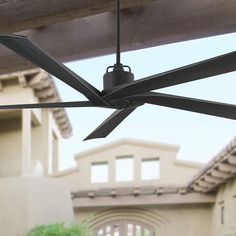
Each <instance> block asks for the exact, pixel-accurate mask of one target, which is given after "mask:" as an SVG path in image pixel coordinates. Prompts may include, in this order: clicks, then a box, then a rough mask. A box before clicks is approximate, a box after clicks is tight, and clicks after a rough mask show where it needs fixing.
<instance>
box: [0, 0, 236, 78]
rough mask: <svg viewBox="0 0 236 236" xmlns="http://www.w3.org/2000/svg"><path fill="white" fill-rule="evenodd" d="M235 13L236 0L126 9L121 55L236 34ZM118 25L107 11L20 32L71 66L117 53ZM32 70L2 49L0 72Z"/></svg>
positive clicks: (159, 3)
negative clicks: (122, 53)
mask: <svg viewBox="0 0 236 236" xmlns="http://www.w3.org/2000/svg"><path fill="white" fill-rule="evenodd" d="M235 9H236V1H235V0H225V1H218V0H211V1H208V0H202V1H196V0H189V1H187V2H186V0H179V1H176V0H165V1H155V2H152V3H149V4H146V5H145V6H143V7H138V8H135V9H133V8H130V9H125V10H123V11H122V18H121V19H122V28H121V37H122V39H121V44H122V47H121V48H122V51H130V50H137V49H142V48H147V47H153V46H158V45H163V44H169V43H174V42H180V41H185V40H191V39H196V38H202V37H207V36H214V35H219V34H224V33H230V32H235V30H236V14H235ZM0 17H2V16H1V15H0ZM114 26H115V14H114V12H105V13H102V14H98V15H94V16H89V17H84V18H80V19H74V20H71V21H66V22H60V23H57V24H53V25H49V26H46V27H42V28H38V29H34V30H29V31H24V32H21V34H23V35H26V36H28V37H29V38H30V39H31V40H32V41H34V42H36V44H37V45H39V46H40V47H41V48H42V49H43V50H45V51H46V52H47V53H49V54H50V55H52V56H53V57H55V58H56V59H57V60H59V61H61V62H68V61H72V60H78V59H84V58H90V57H96V56H101V55H106V54H111V53H114V52H115V28H114ZM219 46H222V47H223V46H224V45H219ZM157 60H158V58H157ZM112 63H113V62H111V64H112ZM34 67H35V66H34V65H32V64H31V63H30V62H28V61H26V60H24V59H23V58H21V57H20V56H18V55H16V54H15V53H13V52H11V51H10V50H8V49H6V48H4V47H3V46H1V45H0V74H3V73H8V72H13V71H19V70H23V69H29V68H34ZM104 72H105V68H104ZM85 79H86V78H85ZM101 79H102V78H101Z"/></svg>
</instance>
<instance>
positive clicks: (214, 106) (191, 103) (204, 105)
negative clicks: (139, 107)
mask: <svg viewBox="0 0 236 236" xmlns="http://www.w3.org/2000/svg"><path fill="white" fill-rule="evenodd" d="M127 99H129V100H130V101H135V102H144V103H150V104H154V105H160V106H165V107H171V108H177V109H181V110H186V111H192V112H197V113H203V114H207V115H213V116H219V117H223V118H229V119H233V120H236V106H235V105H232V104H226V103H219V102H213V101H206V100H200V99H195V98H188V97H181V96H175V95H169V94H162V93H151V92H150V93H145V94H141V95H135V96H131V97H127Z"/></svg>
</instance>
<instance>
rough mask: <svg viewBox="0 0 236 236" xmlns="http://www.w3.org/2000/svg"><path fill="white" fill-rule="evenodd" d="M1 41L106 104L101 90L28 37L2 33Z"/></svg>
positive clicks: (94, 100)
mask: <svg viewBox="0 0 236 236" xmlns="http://www.w3.org/2000/svg"><path fill="white" fill-rule="evenodd" d="M0 43H2V44H3V45H5V46H6V47H8V48H9V49H11V50H13V51H14V52H16V53H17V54H19V55H21V56H22V57H24V58H26V59H28V60H30V61H31V62H33V63H34V64H35V65H37V66H39V67H41V68H42V69H44V70H46V71H47V72H49V73H50V74H52V75H54V76H55V77H57V78H58V79H60V80H61V81H63V82H64V83H66V84H68V85H69V86H71V87H72V88H74V89H76V90H77V91H79V92H81V93H82V94H83V95H84V96H86V97H87V98H88V99H89V100H90V101H92V102H93V103H95V104H103V105H104V104H106V102H105V101H104V100H103V99H102V98H101V93H100V91H98V90H97V89H96V88H95V87H93V86H92V85H91V84H89V83H88V82H87V81H85V80H84V79H82V78H81V77H80V76H79V75H77V74H75V73H74V72H73V71H71V70H70V69H69V68H67V67H66V66H64V65H63V64H61V63H59V62H57V61H55V60H54V59H53V58H51V57H50V56H49V55H47V54H46V53H45V52H43V51H42V50H41V49H40V48H39V47H37V46H36V45H35V44H33V43H32V42H31V41H30V40H29V39H28V38H26V37H24V36H19V35H2V34H0Z"/></svg>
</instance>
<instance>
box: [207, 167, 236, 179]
mask: <svg viewBox="0 0 236 236" xmlns="http://www.w3.org/2000/svg"><path fill="white" fill-rule="evenodd" d="M210 174H211V175H212V176H213V177H217V178H221V179H229V178H231V177H232V175H231V174H229V173H226V172H224V171H220V170H216V169H214V170H211V171H210Z"/></svg>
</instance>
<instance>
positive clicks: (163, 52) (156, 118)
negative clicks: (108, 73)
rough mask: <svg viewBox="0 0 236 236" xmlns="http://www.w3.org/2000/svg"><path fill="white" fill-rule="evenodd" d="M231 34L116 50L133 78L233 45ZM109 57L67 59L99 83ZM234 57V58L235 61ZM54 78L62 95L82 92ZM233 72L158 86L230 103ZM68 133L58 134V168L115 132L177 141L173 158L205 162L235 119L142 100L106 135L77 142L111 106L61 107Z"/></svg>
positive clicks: (235, 84) (235, 37)
mask: <svg viewBox="0 0 236 236" xmlns="http://www.w3.org/2000/svg"><path fill="white" fill-rule="evenodd" d="M235 42H236V34H228V35H222V36H216V37H210V38H204V39H199V40H192V41H186V42H181V43H175V44H169V45H164V46H159V47H153V48H148V49H143V50H138V51H132V52H127V53H122V56H121V60H122V63H123V64H126V65H129V66H130V67H131V68H132V72H133V73H134V74H135V79H141V78H143V77H146V76H149V75H153V74H157V73H160V72H163V71H166V70H170V69H174V68H177V67H180V66H184V65H187V64H191V63H194V62H197V61H201V60H204V59H207V58H211V57H214V56H218V55H221V54H224V53H228V52H231V51H235V48H236V47H235ZM114 63H115V55H108V56H102V57H97V58H92V59H87V60H80V61H74V62H70V63H67V64H66V66H68V67H69V68H70V69H72V70H73V71H75V72H76V73H77V74H79V75H80V76H81V77H83V78H84V79H85V80H87V81H88V82H90V83H91V84H93V85H94V86H95V87H97V88H98V89H100V90H101V89H102V84H103V74H104V73H105V70H106V68H107V67H108V66H110V65H113V64H114ZM235 63H236V62H235ZM55 80H56V84H57V87H58V89H59V92H60V95H61V97H62V100H63V101H78V100H86V98H85V97H84V96H83V95H81V94H79V93H78V92H76V91H75V90H73V89H72V88H70V87H69V86H67V85H65V84H64V83H62V82H60V81H58V80H57V79H55ZM235 88H236V72H233V73H228V74H224V75H219V76H214V77H211V78H206V79H204V80H200V81H196V82H191V83H186V84H182V85H178V86H172V87H169V88H166V89H161V90H158V91H159V92H164V93H170V94H175V95H182V96H189V97H194V98H200V99H207V100H212V101H219V102H226V103H231V104H236V93H235ZM67 112H68V115H69V118H70V120H71V123H72V126H73V136H72V137H71V138H69V139H67V140H62V159H61V168H63V169H64V168H68V167H70V166H73V165H74V154H75V153H78V152H81V151H84V150H87V149H89V148H92V147H96V146H99V145H102V144H105V143H108V142H111V141H114V140H117V139H120V138H124V137H128V138H135V139H143V140H150V141H156V142H162V143H170V144H177V145H179V146H180V151H179V153H178V158H180V159H185V160H190V161H196V162H207V161H209V159H210V158H212V157H213V156H214V155H215V154H216V153H217V152H219V151H220V149H221V148H223V147H224V146H225V145H226V144H227V143H228V142H229V141H230V140H231V139H232V138H233V137H234V136H235V134H236V121H233V120H229V119H224V118H217V117H213V116H208V115H201V114H197V113H193V112H186V111H181V110H177V109H171V108H164V107H160V106H154V105H144V106H142V107H140V108H138V109H137V110H136V111H135V112H134V113H132V114H131V115H130V116H129V117H128V118H127V119H126V120H125V121H123V123H122V124H121V125H120V126H118V127H117V128H116V129H115V130H114V131H113V132H112V133H111V134H110V135H109V136H108V137H107V138H106V139H97V140H90V141H85V142H83V141H82V140H83V139H84V138H85V137H86V136H87V135H88V134H89V133H90V132H91V131H93V130H94V129H95V128H96V127H97V126H98V125H99V124H100V123H101V122H102V121H103V120H104V119H106V118H107V117H108V116H109V115H110V114H111V113H112V112H113V110H110V109H103V108H71V109H67Z"/></svg>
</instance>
